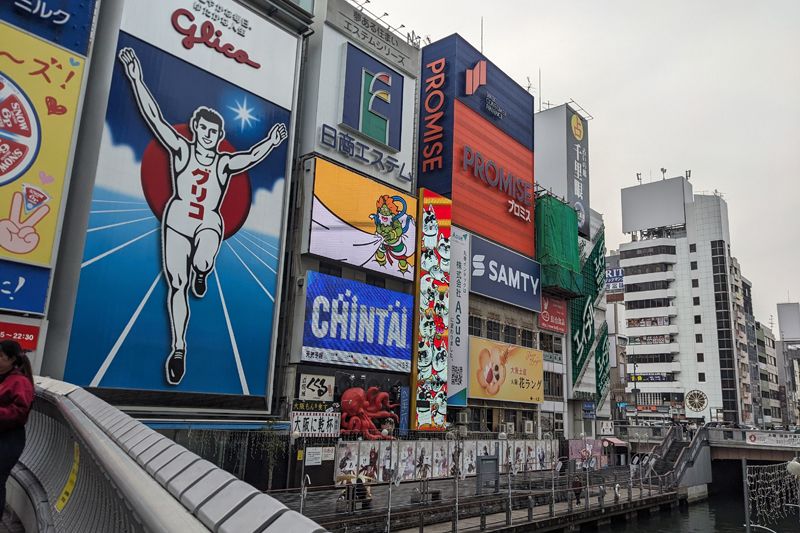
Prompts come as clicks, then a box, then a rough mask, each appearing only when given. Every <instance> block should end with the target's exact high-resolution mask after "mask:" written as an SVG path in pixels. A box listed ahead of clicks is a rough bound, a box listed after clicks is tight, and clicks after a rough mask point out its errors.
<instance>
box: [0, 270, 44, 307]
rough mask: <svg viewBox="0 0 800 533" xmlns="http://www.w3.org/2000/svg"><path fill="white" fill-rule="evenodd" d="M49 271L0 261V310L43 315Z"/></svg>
mask: <svg viewBox="0 0 800 533" xmlns="http://www.w3.org/2000/svg"><path fill="white" fill-rule="evenodd" d="M49 281H50V269H49V268H43V267H35V266H31V265H23V264H20V263H12V262H10V261H3V260H0V309H5V310H9V311H19V312H22V313H34V314H37V315H43V314H44V304H45V301H46V300H47V284H48V282H49Z"/></svg>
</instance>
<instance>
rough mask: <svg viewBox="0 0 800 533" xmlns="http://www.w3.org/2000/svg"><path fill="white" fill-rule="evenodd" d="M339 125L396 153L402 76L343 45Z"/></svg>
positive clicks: (350, 46)
mask: <svg viewBox="0 0 800 533" xmlns="http://www.w3.org/2000/svg"><path fill="white" fill-rule="evenodd" d="M344 76H345V78H344V101H343V105H342V124H344V125H345V126H349V127H351V128H353V129H354V130H356V131H358V132H360V133H362V134H363V135H366V136H367V137H369V138H371V139H374V140H376V141H378V142H380V143H383V144H385V145H386V146H389V147H390V148H394V149H395V150H397V151H400V140H401V139H400V138H401V135H402V125H403V76H401V75H400V74H398V73H397V72H395V71H394V70H392V69H390V68H389V67H387V66H386V65H384V64H383V63H381V62H380V61H378V60H377V59H373V58H372V57H371V56H369V55H367V54H365V53H364V52H362V51H361V50H359V49H358V48H356V47H355V46H353V45H351V44H348V45H347V60H346V66H345V75H344Z"/></svg>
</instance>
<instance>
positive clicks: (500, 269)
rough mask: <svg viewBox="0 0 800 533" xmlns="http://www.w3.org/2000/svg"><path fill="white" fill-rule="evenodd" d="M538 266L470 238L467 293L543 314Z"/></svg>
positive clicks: (539, 269) (503, 249) (490, 244)
mask: <svg viewBox="0 0 800 533" xmlns="http://www.w3.org/2000/svg"><path fill="white" fill-rule="evenodd" d="M540 276H541V265H539V263H537V262H536V261H534V260H532V259H528V258H527V257H525V256H522V255H520V254H518V253H515V252H512V251H511V250H507V249H505V248H503V247H500V246H497V245H496V244H492V243H490V242H489V241H486V240H484V239H481V238H480V237H477V236H475V235H473V236H472V275H471V276H470V292H475V293H478V294H482V295H484V296H488V297H489V298H494V299H496V300H500V301H501V302H507V303H510V304H513V305H518V306H519V307H524V308H525V309H529V310H531V311H535V312H537V313H541V312H542V291H541V283H540V281H541V280H540Z"/></svg>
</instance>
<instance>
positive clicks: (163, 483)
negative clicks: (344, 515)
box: [0, 377, 325, 533]
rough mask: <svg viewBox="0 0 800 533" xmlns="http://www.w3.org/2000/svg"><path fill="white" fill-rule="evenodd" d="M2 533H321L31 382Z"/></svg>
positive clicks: (92, 407)
mask: <svg viewBox="0 0 800 533" xmlns="http://www.w3.org/2000/svg"><path fill="white" fill-rule="evenodd" d="M26 429H27V446H26V448H25V452H24V453H23V455H22V457H21V458H20V461H19V462H18V464H17V465H16V466H15V467H14V470H13V471H12V473H11V479H9V482H8V484H7V488H8V496H7V499H8V504H9V506H10V507H11V508H12V509H13V510H14V512H15V514H16V515H17V516H18V517H19V519H20V520H19V522H21V524H20V523H19V522H18V523H17V524H15V525H8V524H6V525H4V524H3V523H0V533H4V531H12V532H14V531H21V530H22V528H23V527H24V531H25V532H27V533H32V532H48V533H50V532H53V533H56V532H75V533H91V532H98V533H111V532H120V533H134V532H181V533H191V532H207V531H214V532H215V533H246V532H252V533H256V532H259V533H260V532H266V533H324V531H325V529H324V528H322V527H320V526H319V525H318V524H317V523H316V522H314V521H313V520H311V519H309V518H307V517H305V516H303V515H301V514H299V513H297V512H295V511H292V510H290V509H289V508H288V507H286V506H285V505H283V504H282V503H280V502H278V501H277V500H275V499H274V498H272V497H270V496H267V495H266V494H262V493H261V492H260V491H258V490H256V489H255V488H254V487H252V486H250V485H248V484H247V483H244V482H242V481H239V480H238V479H236V478H235V477H234V476H232V475H231V474H229V473H227V472H225V471H223V470H221V469H219V468H217V467H215V466H214V465H213V464H211V463H210V462H208V461H205V460H203V459H201V458H200V457H198V456H197V455H195V454H193V453H192V452H190V451H188V450H186V449H185V448H184V447H182V446H180V445H178V444H176V443H175V442H173V441H171V440H170V439H167V438H166V437H163V436H161V435H159V434H158V433H156V432H155V431H153V430H152V429H150V428H148V427H146V426H145V425H143V424H141V423H140V422H138V421H136V420H134V419H133V418H131V417H130V416H128V415H126V414H124V413H122V412H121V411H119V410H118V409H116V408H114V407H112V406H110V405H108V404H107V403H106V402H104V401H102V400H100V399H98V398H97V397H95V396H93V395H92V394H89V393H88V392H86V391H85V390H83V389H82V388H80V387H75V386H72V385H69V384H67V383H63V382H59V381H54V380H50V379H46V378H38V377H37V378H36V398H35V400H34V404H33V409H32V411H31V415H30V419H29V421H28V425H27V426H26Z"/></svg>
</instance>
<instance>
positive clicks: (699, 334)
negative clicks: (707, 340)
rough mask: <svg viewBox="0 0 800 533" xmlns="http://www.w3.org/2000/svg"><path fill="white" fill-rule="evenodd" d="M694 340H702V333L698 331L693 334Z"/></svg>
mask: <svg viewBox="0 0 800 533" xmlns="http://www.w3.org/2000/svg"><path fill="white" fill-rule="evenodd" d="M694 342H703V334H702V333H698V334H697V335H695V336H694Z"/></svg>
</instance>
